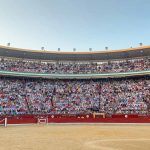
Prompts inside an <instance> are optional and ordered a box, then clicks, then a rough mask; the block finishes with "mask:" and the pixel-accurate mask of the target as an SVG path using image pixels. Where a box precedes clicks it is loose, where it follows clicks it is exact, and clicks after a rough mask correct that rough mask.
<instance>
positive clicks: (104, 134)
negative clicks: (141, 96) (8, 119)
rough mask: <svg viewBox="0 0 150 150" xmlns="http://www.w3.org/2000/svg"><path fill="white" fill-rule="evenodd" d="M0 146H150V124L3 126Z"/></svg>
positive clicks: (111, 149) (126, 149) (45, 149)
mask: <svg viewBox="0 0 150 150" xmlns="http://www.w3.org/2000/svg"><path fill="white" fill-rule="evenodd" d="M0 150H150V125H45V126H43V125H30V126H8V127H7V128H4V127H0Z"/></svg>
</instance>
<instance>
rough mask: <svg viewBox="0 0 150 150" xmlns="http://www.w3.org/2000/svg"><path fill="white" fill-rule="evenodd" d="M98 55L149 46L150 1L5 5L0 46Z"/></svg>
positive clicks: (22, 0)
mask: <svg viewBox="0 0 150 150" xmlns="http://www.w3.org/2000/svg"><path fill="white" fill-rule="evenodd" d="M8 42H10V43H11V46H13V47H21V48H29V49H40V48H41V47H42V46H44V47H45V49H47V50H57V48H59V47H60V48H61V51H72V49H73V48H76V49H77V51H88V49H89V48H90V47H91V48H93V51H96V50H104V48H105V47H106V46H108V47H109V49H110V50H111V49H122V48H129V47H131V46H132V47H137V46H138V44H139V43H140V42H142V43H143V44H144V45H150V1H149V0H0V45H6V43H8Z"/></svg>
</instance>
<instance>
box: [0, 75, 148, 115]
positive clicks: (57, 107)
mask: <svg viewBox="0 0 150 150" xmlns="http://www.w3.org/2000/svg"><path fill="white" fill-rule="evenodd" d="M92 111H98V112H102V113H105V114H108V115H112V114H143V115H145V114H148V113H149V111H150V79H148V78H147V79H144V78H141V79H120V80H116V79H110V80H42V79H41V80H39V79H17V78H4V77H1V78H0V115H5V114H7V115H17V114H89V113H92Z"/></svg>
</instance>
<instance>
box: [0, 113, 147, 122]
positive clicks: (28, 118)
mask: <svg viewBox="0 0 150 150" xmlns="http://www.w3.org/2000/svg"><path fill="white" fill-rule="evenodd" d="M39 117H40V118H41V117H43V118H45V117H47V118H48V123H150V116H138V115H113V116H112V117H106V118H102V117H96V118H93V116H92V115H88V116H87V115H80V116H63V115H49V116H34V115H22V116H13V117H10V116H9V117H7V124H31V123H37V122H38V118H39ZM3 118H5V117H0V119H3ZM0 124H2V122H1V123H0Z"/></svg>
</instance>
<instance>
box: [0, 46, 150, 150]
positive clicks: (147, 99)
mask: <svg viewBox="0 0 150 150" xmlns="http://www.w3.org/2000/svg"><path fill="white" fill-rule="evenodd" d="M149 75H150V47H149V46H145V47H143V46H140V47H138V48H130V49H124V50H118V51H107V52H106V51H105V52H79V53H78V52H47V51H45V52H44V53H43V51H32V50H27V49H19V48H12V47H10V46H7V47H5V46H0V124H1V126H0V134H1V136H0V150H141V149H142V150H149V149H150V127H149V125H150V76H149Z"/></svg>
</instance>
